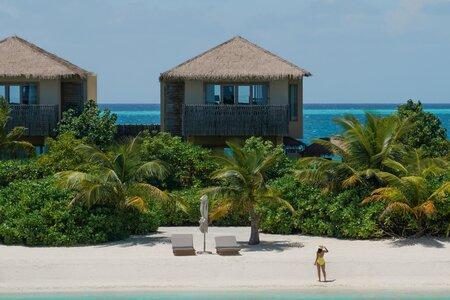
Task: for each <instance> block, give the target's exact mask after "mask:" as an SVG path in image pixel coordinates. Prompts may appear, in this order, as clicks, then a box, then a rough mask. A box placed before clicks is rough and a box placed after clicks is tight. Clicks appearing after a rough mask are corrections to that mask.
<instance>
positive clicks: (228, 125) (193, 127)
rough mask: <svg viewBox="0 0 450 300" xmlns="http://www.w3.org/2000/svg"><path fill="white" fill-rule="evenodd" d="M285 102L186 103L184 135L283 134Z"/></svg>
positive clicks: (285, 129) (184, 109)
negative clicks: (261, 103)
mask: <svg viewBox="0 0 450 300" xmlns="http://www.w3.org/2000/svg"><path fill="white" fill-rule="evenodd" d="M288 127H289V119H288V107H287V106H286V105H184V107H183V135H184V136H283V135H287V133H288Z"/></svg>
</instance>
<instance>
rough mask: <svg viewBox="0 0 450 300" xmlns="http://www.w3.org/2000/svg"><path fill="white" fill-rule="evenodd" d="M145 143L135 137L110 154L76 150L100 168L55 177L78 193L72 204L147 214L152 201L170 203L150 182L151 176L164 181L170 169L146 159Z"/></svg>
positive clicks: (84, 147) (84, 148)
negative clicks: (133, 209) (144, 158)
mask: <svg viewBox="0 0 450 300" xmlns="http://www.w3.org/2000/svg"><path fill="white" fill-rule="evenodd" d="M141 142H142V141H141V138H140V137H139V136H138V137H135V138H133V139H131V140H129V141H127V142H124V143H121V144H119V145H117V146H115V147H114V148H113V149H112V151H111V152H110V153H105V152H103V151H101V150H99V149H97V148H95V147H93V146H89V145H84V144H82V145H79V146H78V147H76V148H75V150H76V151H77V152H79V154H80V155H81V157H83V158H84V160H85V161H86V162H88V163H90V164H93V165H96V166H97V167H98V168H97V169H96V170H91V171H89V172H83V171H76V170H68V171H63V172H59V173H57V174H55V176H56V177H57V178H58V183H59V185H60V186H62V187H65V188H69V189H72V190H74V191H76V195H75V196H74V197H73V199H72V201H71V202H70V203H71V205H74V204H78V203H80V204H82V205H86V206H88V207H90V206H95V205H98V204H107V205H112V206H114V207H118V208H126V207H135V208H137V209H139V210H141V211H145V210H146V207H147V205H148V203H149V202H150V201H152V200H168V199H169V197H168V196H167V194H166V193H165V192H163V191H161V190H160V189H159V188H158V187H156V186H154V185H151V184H149V183H147V182H146V179H148V178H150V177H155V178H157V179H163V178H164V177H165V176H166V174H167V173H168V171H167V168H166V167H165V165H164V164H163V163H162V162H160V161H158V160H152V161H144V160H142V158H141V155H140V145H141Z"/></svg>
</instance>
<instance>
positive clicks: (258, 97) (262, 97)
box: [252, 84, 269, 105]
mask: <svg viewBox="0 0 450 300" xmlns="http://www.w3.org/2000/svg"><path fill="white" fill-rule="evenodd" d="M268 100H269V88H268V87H267V85H266V84H254V85H252V101H253V104H257V105H267V104H268V102H269V101H268Z"/></svg>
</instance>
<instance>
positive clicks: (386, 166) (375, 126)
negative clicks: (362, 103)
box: [296, 113, 409, 191]
mask: <svg viewBox="0 0 450 300" xmlns="http://www.w3.org/2000/svg"><path fill="white" fill-rule="evenodd" d="M335 122H336V123H337V124H339V125H340V126H341V127H342V128H343V129H344V132H343V133H342V134H341V135H337V136H335V137H333V138H332V139H330V141H325V140H317V141H315V142H316V143H319V144H322V145H324V146H325V147H327V148H328V149H329V150H330V151H331V152H332V153H333V154H334V155H335V156H337V157H338V158H339V160H328V159H325V158H320V157H308V158H302V159H300V160H299V166H300V169H299V170H297V171H296V175H297V177H298V178H299V179H303V180H307V181H310V182H312V183H316V184H319V185H323V186H324V187H325V190H326V191H329V190H334V189H339V188H342V187H344V188H345V187H349V186H355V185H358V184H367V185H375V186H380V185H381V184H382V180H381V179H380V178H379V177H378V176H377V174H378V172H379V171H391V170H392V167H393V166H394V165H396V164H397V162H398V160H399V159H401V157H402V154H403V153H404V149H403V147H402V145H401V144H400V143H399V139H400V138H401V137H402V135H403V134H404V133H405V131H406V129H407V128H408V126H409V124H408V121H407V120H401V119H400V118H399V117H398V116H389V117H377V116H375V115H373V114H371V113H366V123H365V124H361V122H360V121H359V120H358V119H357V118H356V117H354V116H351V115H348V116H345V117H343V118H338V119H336V120H335Z"/></svg>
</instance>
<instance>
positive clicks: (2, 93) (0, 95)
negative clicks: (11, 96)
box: [0, 84, 6, 99]
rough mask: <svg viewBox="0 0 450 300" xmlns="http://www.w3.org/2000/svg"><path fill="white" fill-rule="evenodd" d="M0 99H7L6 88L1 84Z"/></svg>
mask: <svg viewBox="0 0 450 300" xmlns="http://www.w3.org/2000/svg"><path fill="white" fill-rule="evenodd" d="M0 99H6V87H5V86H4V85H2V84H0Z"/></svg>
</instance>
